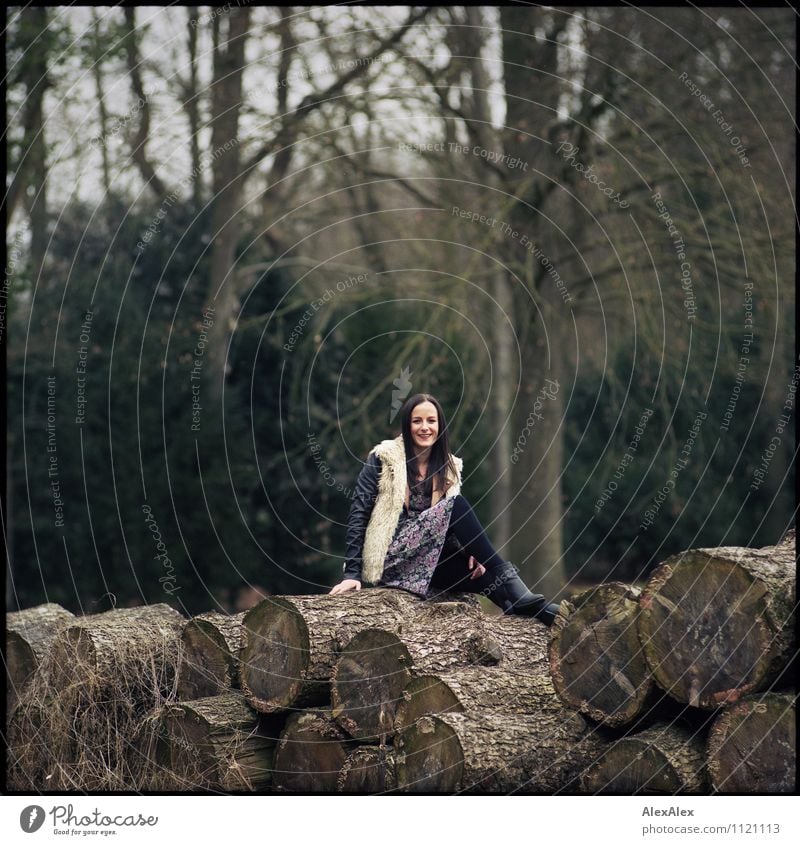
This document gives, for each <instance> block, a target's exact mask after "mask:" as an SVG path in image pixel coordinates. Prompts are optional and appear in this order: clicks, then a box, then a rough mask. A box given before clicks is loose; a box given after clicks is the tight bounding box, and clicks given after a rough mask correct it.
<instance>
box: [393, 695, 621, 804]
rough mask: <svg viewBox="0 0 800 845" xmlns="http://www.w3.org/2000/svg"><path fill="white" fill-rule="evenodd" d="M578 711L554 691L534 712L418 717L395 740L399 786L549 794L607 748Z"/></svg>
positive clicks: (573, 787)
mask: <svg viewBox="0 0 800 845" xmlns="http://www.w3.org/2000/svg"><path fill="white" fill-rule="evenodd" d="M605 745H606V742H605V740H603V739H601V738H600V737H599V736H598V734H597V733H596V731H595V730H593V729H592V728H590V727H589V724H588V722H587V721H586V720H585V719H584V718H583V716H580V715H578V714H577V713H565V710H564V706H563V705H562V704H561V702H559V701H558V700H557V699H556V698H555V696H554V697H553V699H552V701H551V702H550V704H549V705H548V706H546V707H543V709H542V710H541V711H540V712H538V713H537V714H536V715H533V716H527V715H519V714H512V713H499V712H492V711H487V712H483V713H447V714H441V715H439V716H423V717H422V718H421V719H419V720H418V721H417V722H415V723H414V724H413V725H411V726H410V727H408V728H405V729H404V730H403V731H402V732H401V733H400V734H398V737H397V739H396V740H395V748H396V750H397V784H398V788H399V789H400V790H401V791H403V792H415V793H419V792H421V793H430V792H434V793H454V792H463V791H466V792H484V793H500V794H508V793H511V792H514V793H526V794H554V793H557V792H575V791H577V788H578V776H579V774H580V772H581V771H582V770H583V769H584V768H585V767H586V765H587V764H588V763H590V762H592V761H594V760H595V759H596V758H597V756H598V755H599V754H600V753H601V751H602V750H603V748H604V747H605Z"/></svg>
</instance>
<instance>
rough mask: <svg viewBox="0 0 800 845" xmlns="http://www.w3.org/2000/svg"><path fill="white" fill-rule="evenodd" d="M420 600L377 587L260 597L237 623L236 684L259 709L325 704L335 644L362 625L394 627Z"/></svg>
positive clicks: (272, 709)
mask: <svg viewBox="0 0 800 845" xmlns="http://www.w3.org/2000/svg"><path fill="white" fill-rule="evenodd" d="M421 604H422V601H421V599H418V598H417V597H416V596H412V595H411V594H410V593H405V592H403V591H401V590H381V589H369V590H360V591H358V592H356V593H348V594H346V595H343V596H283V597H277V596H273V597H271V598H268V599H265V600H264V601H262V602H260V603H259V604H258V605H256V606H255V607H254V608H252V610H249V611H248V612H247V613H246V614H245V617H244V620H243V623H242V624H243V639H242V650H241V653H240V677H241V684H242V689H243V690H244V691H245V693H246V694H247V697H248V699H249V701H250V703H251V704H252V706H253V707H255V708H256V710H259V711H260V712H262V713H273V712H275V711H277V710H282V709H286V708H289V707H307V706H310V705H314V704H322V703H325V702H327V701H328V700H329V694H330V688H329V680H330V677H331V672H332V671H333V667H334V664H335V662H336V659H337V656H338V653H339V650H340V648H341V647H342V646H343V645H344V644H345V643H347V642H348V641H349V640H350V639H352V638H353V637H354V636H355V635H356V634H357V633H358V632H359V631H361V630H363V629H364V628H369V627H371V626H376V625H395V626H400V625H401V624H402V623H403V621H404V620H405V619H407V618H408V617H409V615H411V614H412V613H413V611H414V610H415V609H416V608H418V607H419V606H420V605H421Z"/></svg>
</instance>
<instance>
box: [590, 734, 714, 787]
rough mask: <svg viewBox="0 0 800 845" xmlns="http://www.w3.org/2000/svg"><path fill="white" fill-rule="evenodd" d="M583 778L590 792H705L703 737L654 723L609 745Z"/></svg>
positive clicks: (705, 774) (706, 778)
mask: <svg viewBox="0 0 800 845" xmlns="http://www.w3.org/2000/svg"><path fill="white" fill-rule="evenodd" d="M582 781H583V789H584V791H585V792H588V793H591V794H592V795H596V794H616V795H651V794H655V795H686V794H704V793H707V792H708V777H707V772H706V765H705V746H704V743H703V739H702V736H701V735H700V734H698V732H697V731H690V730H687V729H686V728H679V727H675V726H673V725H656V726H653V727H651V728H648V729H647V730H644V731H642V732H641V733H637V734H634V735H633V736H628V737H625V738H624V739H620V740H618V741H617V742H615V743H614V744H613V745H611V746H610V747H609V748H608V750H607V751H606V752H605V754H603V756H602V757H601V758H600V759H599V760H598V761H597V762H596V763H595V764H594V765H593V766H591V767H590V768H588V769H587V770H586V772H584V775H583V778H582Z"/></svg>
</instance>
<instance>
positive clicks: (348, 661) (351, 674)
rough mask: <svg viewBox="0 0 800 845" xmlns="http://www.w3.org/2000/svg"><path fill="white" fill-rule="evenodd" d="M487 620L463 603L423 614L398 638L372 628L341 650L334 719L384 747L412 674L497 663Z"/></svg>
mask: <svg viewBox="0 0 800 845" xmlns="http://www.w3.org/2000/svg"><path fill="white" fill-rule="evenodd" d="M495 659H496V658H495V656H494V654H493V653H489V652H488V651H487V640H486V633H485V630H484V628H483V614H482V613H481V611H480V610H479V609H477V608H475V607H472V606H469V605H466V604H462V603H460V602H442V603H439V604H434V605H430V606H428V607H425V608H423V609H421V610H420V611H419V612H418V613H417V614H415V615H414V617H413V619H410V620H409V621H408V622H407V624H405V625H403V626H402V627H401V628H400V630H396V631H395V632H392V631H388V630H386V629H384V628H383V627H381V628H369V629H366V630H364V631H361V632H360V633H358V634H356V636H355V637H353V639H352V640H351V641H350V642H349V643H348V644H347V645H346V646H345V647H344V648H343V649H342V650H341V654H340V656H339V659H338V660H337V662H336V665H335V667H334V670H333V674H332V676H331V703H332V705H333V714H334V716H335V717H336V718H337V720H338V721H339V724H340V725H341V726H342V727H343V728H344V729H345V730H346V731H347V732H348V733H349V734H350V736H352V737H354V738H356V739H361V740H367V739H376V738H377V739H379V740H380V741H381V742H385V741H386V739H387V737H389V736H391V735H392V734H393V733H394V722H395V714H396V709H397V705H398V703H399V702H400V700H401V696H402V692H403V689H404V688H405V686H406V684H407V683H408V681H409V680H410V678H411V668H412V667H414V668H415V669H417V670H419V671H432V672H435V671H439V670H445V669H448V668H452V667H454V666H458V667H463V666H472V665H476V664H481V665H482V664H485V663H487V662H491V661H493V660H495Z"/></svg>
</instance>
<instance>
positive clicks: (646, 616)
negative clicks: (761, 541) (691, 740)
mask: <svg viewBox="0 0 800 845" xmlns="http://www.w3.org/2000/svg"><path fill="white" fill-rule="evenodd" d="M794 596H795V546H794V536H793V535H792V536H791V537H789V538H787V541H786V542H785V543H783V544H781V545H779V546H766V547H765V548H763V549H744V548H733V547H730V548H717V549H693V550H690V551H687V552H683V553H681V554H678V555H675V556H674V557H671V558H669V559H668V560H666V561H665V562H664V563H662V564H661V566H659V567H658V568H657V569H656V570H655V572H654V574H653V576H652V577H651V579H650V581H649V583H648V584H647V587H646V588H645V590H644V592H643V593H642V597H641V602H640V604H641V612H640V616H639V635H640V637H641V640H642V647H643V650H644V654H645V657H646V659H647V662H648V664H649V665H650V668H651V670H652V672H653V676H654V677H655V680H656V683H658V684H659V685H660V686H661V687H662V688H663V689H664V690H666V691H667V692H668V693H669V694H670V695H671V696H672V697H673V698H675V699H677V700H678V701H680V702H687V703H689V704H691V705H692V706H693V707H702V708H714V707H717V706H719V705H720V704H725V703H730V702H734V701H737V700H738V699H739V698H741V697H742V696H743V695H746V694H747V693H750V692H754V691H756V690H759V689H764V688H765V687H767V686H768V685H769V684H770V683H771V682H773V681H775V680H776V679H778V678H779V677H780V676H781V674H782V673H783V672H784V670H785V669H786V665H787V662H788V661H789V659H790V658H791V656H792V651H793V645H794V642H793V634H794V624H793V620H794V602H795V598H794Z"/></svg>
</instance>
